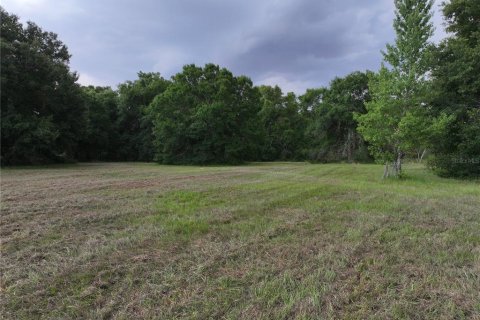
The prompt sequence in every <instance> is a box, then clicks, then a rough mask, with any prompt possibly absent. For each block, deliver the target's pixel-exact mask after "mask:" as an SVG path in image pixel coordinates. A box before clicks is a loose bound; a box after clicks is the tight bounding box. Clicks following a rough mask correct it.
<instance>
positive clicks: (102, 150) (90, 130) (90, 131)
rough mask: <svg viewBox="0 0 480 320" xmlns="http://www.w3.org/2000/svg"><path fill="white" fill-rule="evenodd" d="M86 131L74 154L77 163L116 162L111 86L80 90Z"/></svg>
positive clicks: (114, 100)
mask: <svg viewBox="0 0 480 320" xmlns="http://www.w3.org/2000/svg"><path fill="white" fill-rule="evenodd" d="M82 91H83V101H84V104H85V107H86V110H85V112H86V117H87V123H86V130H85V134H84V135H83V137H82V139H81V141H80V143H79V146H78V151H77V159H78V160H80V161H91V160H102V161H106V160H118V159H119V156H118V153H119V152H120V151H121V148H123V146H122V145H120V144H119V138H120V137H119V132H118V126H117V119H118V94H117V92H115V91H113V90H112V89H111V88H110V87H93V86H88V87H82Z"/></svg>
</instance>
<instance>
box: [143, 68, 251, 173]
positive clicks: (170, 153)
mask: <svg viewBox="0 0 480 320" xmlns="http://www.w3.org/2000/svg"><path fill="white" fill-rule="evenodd" d="M259 105H260V104H259V94H258V90H257V89H256V88H254V87H253V84H252V81H251V80H250V79H248V78H246V77H234V76H233V75H232V73H231V72H230V71H228V70H227V69H220V68H219V67H218V66H216V65H213V64H207V65H206V66H205V67H204V68H200V67H196V66H194V65H188V66H185V67H184V68H183V72H181V73H178V74H177V75H175V76H174V77H173V78H172V83H171V84H170V86H169V87H168V88H167V89H166V90H165V92H163V93H162V94H160V95H158V96H157V97H156V98H155V100H154V102H153V103H152V105H151V107H150V115H151V117H152V119H153V127H154V133H155V141H154V144H155V150H156V154H155V156H156V159H157V160H158V161H159V162H162V163H198V164H204V163H238V162H241V161H243V160H248V159H255V158H256V153H255V151H256V143H257V141H258V139H259V137H258V135H257V132H258V127H259V123H258V121H257V117H256V115H257V113H258V111H259Z"/></svg>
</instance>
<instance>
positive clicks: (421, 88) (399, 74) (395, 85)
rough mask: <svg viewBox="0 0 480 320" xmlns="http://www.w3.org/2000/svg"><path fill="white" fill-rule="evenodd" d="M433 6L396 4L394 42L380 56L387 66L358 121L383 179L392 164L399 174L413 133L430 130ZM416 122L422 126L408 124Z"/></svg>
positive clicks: (373, 82) (412, 1)
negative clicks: (427, 103)
mask: <svg viewBox="0 0 480 320" xmlns="http://www.w3.org/2000/svg"><path fill="white" fill-rule="evenodd" d="M432 4H433V1H432V0H395V8H396V10H395V20H394V23H393V26H394V29H395V32H396V39H395V43H394V44H393V45H390V44H389V45H387V50H386V52H383V55H384V59H385V62H386V63H387V64H388V67H387V66H386V65H384V64H382V67H381V69H380V72H379V73H378V74H376V75H372V76H370V81H369V87H370V94H371V98H372V100H371V101H370V102H367V104H366V109H367V113H366V114H363V115H358V116H357V120H358V122H359V127H358V130H359V132H360V133H361V134H362V135H363V137H364V139H365V140H366V141H367V142H368V143H369V144H370V150H371V152H372V153H373V155H374V156H375V158H376V159H377V160H379V161H382V162H384V163H385V164H386V167H385V169H386V170H385V175H388V174H389V170H388V163H390V162H393V169H394V175H396V176H399V175H401V171H402V158H403V157H404V156H405V154H406V152H408V151H410V150H409V149H410V147H411V146H412V145H413V143H412V141H411V140H410V138H411V137H412V135H411V133H412V132H417V133H418V134H419V135H420V134H422V133H424V134H427V133H429V131H428V130H424V129H423V128H425V127H426V126H427V127H429V126H430V125H431V124H430V123H429V121H428V118H426V117H425V113H426V112H427V110H426V106H425V95H426V93H427V92H428V82H427V75H428V72H429V70H430V65H431V64H430V54H429V53H430V52H431V44H430V43H429V38H430V37H431V35H432V34H433V25H432V23H431V17H432V12H431V8H432ZM417 118H421V119H423V120H424V121H412V120H416V119H417ZM416 140H418V141H426V140H427V138H420V137H416Z"/></svg>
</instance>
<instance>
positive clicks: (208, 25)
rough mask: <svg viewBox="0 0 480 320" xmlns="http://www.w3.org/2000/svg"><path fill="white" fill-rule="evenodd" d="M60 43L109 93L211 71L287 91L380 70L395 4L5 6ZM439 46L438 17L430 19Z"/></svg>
mask: <svg viewBox="0 0 480 320" xmlns="http://www.w3.org/2000/svg"><path fill="white" fill-rule="evenodd" d="M2 6H4V8H5V9H6V10H7V11H9V12H11V13H15V14H18V15H19V16H20V17H21V19H22V21H26V20H32V21H35V22H37V23H38V24H39V25H40V26H42V27H43V28H44V29H45V30H49V31H53V32H56V33H58V34H59V36H60V38H61V39H62V40H63V41H64V42H65V43H66V44H67V45H68V46H69V50H70V53H71V54H72V55H73V57H72V59H71V68H72V69H73V70H77V71H78V72H79V74H80V75H81V78H80V81H81V82H82V83H84V84H96V85H111V86H115V85H117V84H118V83H121V82H123V81H125V80H132V79H135V77H136V73H137V72H138V71H140V70H142V71H158V72H161V73H162V75H164V76H165V77H169V76H171V75H173V74H174V73H176V72H178V71H180V70H181V67H182V65H184V64H187V63H196V64H199V65H202V64H204V63H207V62H214V63H217V64H220V65H221V66H225V67H227V68H229V69H231V70H232V71H233V72H234V73H235V74H244V75H247V76H250V77H251V78H252V79H253V80H254V82H255V83H256V84H278V85H280V86H281V87H282V88H283V89H284V90H285V91H295V92H297V93H302V92H303V91H304V90H305V89H306V88H309V87H318V86H322V85H327V84H328V82H329V81H330V80H331V79H332V78H333V77H335V76H343V75H345V74H347V73H349V72H352V71H355V70H366V69H372V70H376V69H377V68H378V66H379V64H380V62H381V59H382V57H381V54H380V50H381V49H383V48H384V47H385V44H386V43H387V42H392V41H393V39H394V33H393V30H392V19H393V0H392V1H390V0H369V1H366V0H364V1H359V0H340V1H339V0H264V1H260V2H259V1H254V0H231V1H226V0H203V1H199V0H163V1H155V0H142V1H133V0H116V1H114V0H104V1H96V0H62V1H56V0H4V1H2ZM434 21H435V24H436V26H437V31H438V32H437V34H436V36H435V40H437V41H438V40H439V39H441V38H442V37H443V35H444V33H443V32H442V27H441V26H440V23H441V17H440V15H439V14H438V13H437V15H436V16H435V19H434Z"/></svg>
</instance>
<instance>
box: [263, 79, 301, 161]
mask: <svg viewBox="0 0 480 320" xmlns="http://www.w3.org/2000/svg"><path fill="white" fill-rule="evenodd" d="M260 92H261V95H262V98H261V102H262V103H261V105H262V109H261V111H260V114H259V116H260V121H261V128H262V129H263V130H262V131H263V132H260V133H262V136H263V141H262V142H263V144H262V145H261V155H260V159H261V160H267V161H272V160H295V159H299V158H301V157H302V154H301V152H302V145H303V144H304V143H305V139H304V136H303V134H304V127H305V119H304V118H303V117H302V115H301V114H300V113H299V109H298V108H299V104H298V101H297V98H296V97H295V94H293V93H291V92H290V93H288V94H287V95H283V94H282V90H281V89H280V88H279V87H278V86H275V87H270V86H261V87H260Z"/></svg>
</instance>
